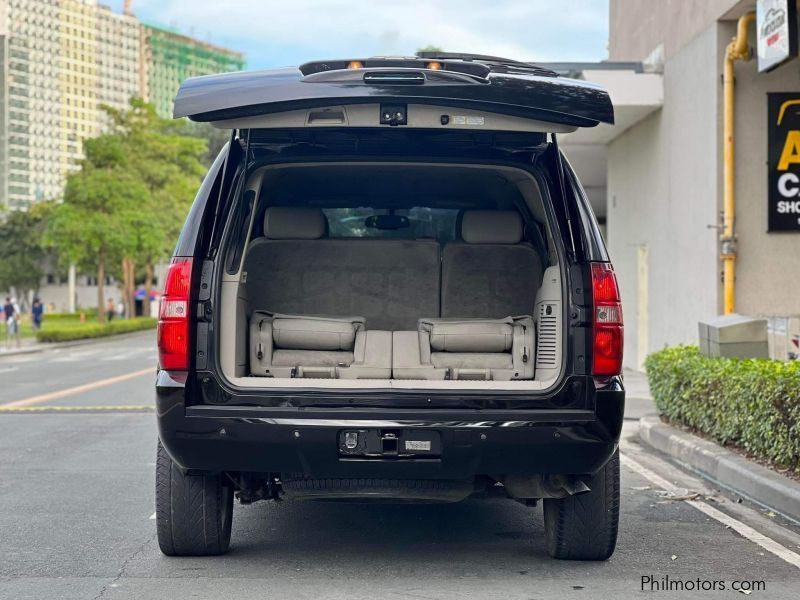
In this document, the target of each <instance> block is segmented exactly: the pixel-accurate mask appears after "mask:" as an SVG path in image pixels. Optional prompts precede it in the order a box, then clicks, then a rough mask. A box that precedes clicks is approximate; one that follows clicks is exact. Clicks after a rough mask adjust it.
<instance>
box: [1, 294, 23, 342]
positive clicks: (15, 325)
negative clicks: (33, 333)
mask: <svg viewBox="0 0 800 600" xmlns="http://www.w3.org/2000/svg"><path fill="white" fill-rule="evenodd" d="M3 317H4V318H5V322H6V347H7V348H9V349H10V348H11V342H12V340H16V343H17V348H19V347H20V346H21V345H22V340H21V338H20V333H19V309H18V308H17V303H16V301H15V300H14V299H13V298H11V297H9V296H6V302H5V304H4V305H3Z"/></svg>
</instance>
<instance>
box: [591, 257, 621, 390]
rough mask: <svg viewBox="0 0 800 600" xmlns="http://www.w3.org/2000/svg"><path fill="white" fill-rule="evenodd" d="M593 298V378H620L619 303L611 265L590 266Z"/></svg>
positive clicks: (593, 264)
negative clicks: (614, 376)
mask: <svg viewBox="0 0 800 600" xmlns="http://www.w3.org/2000/svg"><path fill="white" fill-rule="evenodd" d="M592 296H593V310H594V315H593V319H592V325H593V339H594V348H593V351H592V356H593V358H592V374H593V375H595V376H599V377H609V376H611V375H619V374H620V373H621V372H622V343H623V326H622V302H621V298H620V295H619V286H618V285H617V277H616V275H614V269H613V267H612V266H611V265H610V264H607V263H592Z"/></svg>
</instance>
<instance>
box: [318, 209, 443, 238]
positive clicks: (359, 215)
mask: <svg viewBox="0 0 800 600" xmlns="http://www.w3.org/2000/svg"><path fill="white" fill-rule="evenodd" d="M322 212H323V213H325V217H327V219H328V235H329V236H330V237H332V238H400V239H417V238H434V239H437V240H439V241H440V242H450V241H453V240H454V239H455V237H456V220H457V219H458V212H459V211H458V210H456V209H445V208H428V207H424V206H418V207H417V206H415V207H413V208H409V209H395V210H388V209H375V208H363V207H362V208H323V209H322Z"/></svg>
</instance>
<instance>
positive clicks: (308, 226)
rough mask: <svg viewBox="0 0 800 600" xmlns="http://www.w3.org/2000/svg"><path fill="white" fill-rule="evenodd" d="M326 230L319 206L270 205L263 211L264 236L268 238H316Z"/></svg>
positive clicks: (323, 216) (323, 234)
mask: <svg viewBox="0 0 800 600" xmlns="http://www.w3.org/2000/svg"><path fill="white" fill-rule="evenodd" d="M326 230H327V227H326V220H325V215H324V214H323V212H322V211H321V210H320V209H319V208H309V207H295V206H271V207H269V208H268V209H267V210H266V212H265V213H264V237H266V238H267V239H270V240H318V239H319V238H321V237H324V236H325V231H326Z"/></svg>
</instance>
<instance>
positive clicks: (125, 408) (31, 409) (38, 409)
mask: <svg viewBox="0 0 800 600" xmlns="http://www.w3.org/2000/svg"><path fill="white" fill-rule="evenodd" d="M53 412H82V413H91V412H105V413H109V412H120V413H130V412H155V406H149V405H146V404H120V405H117V406H16V407H11V408H6V407H5V406H3V405H0V414H3V413H53Z"/></svg>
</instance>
